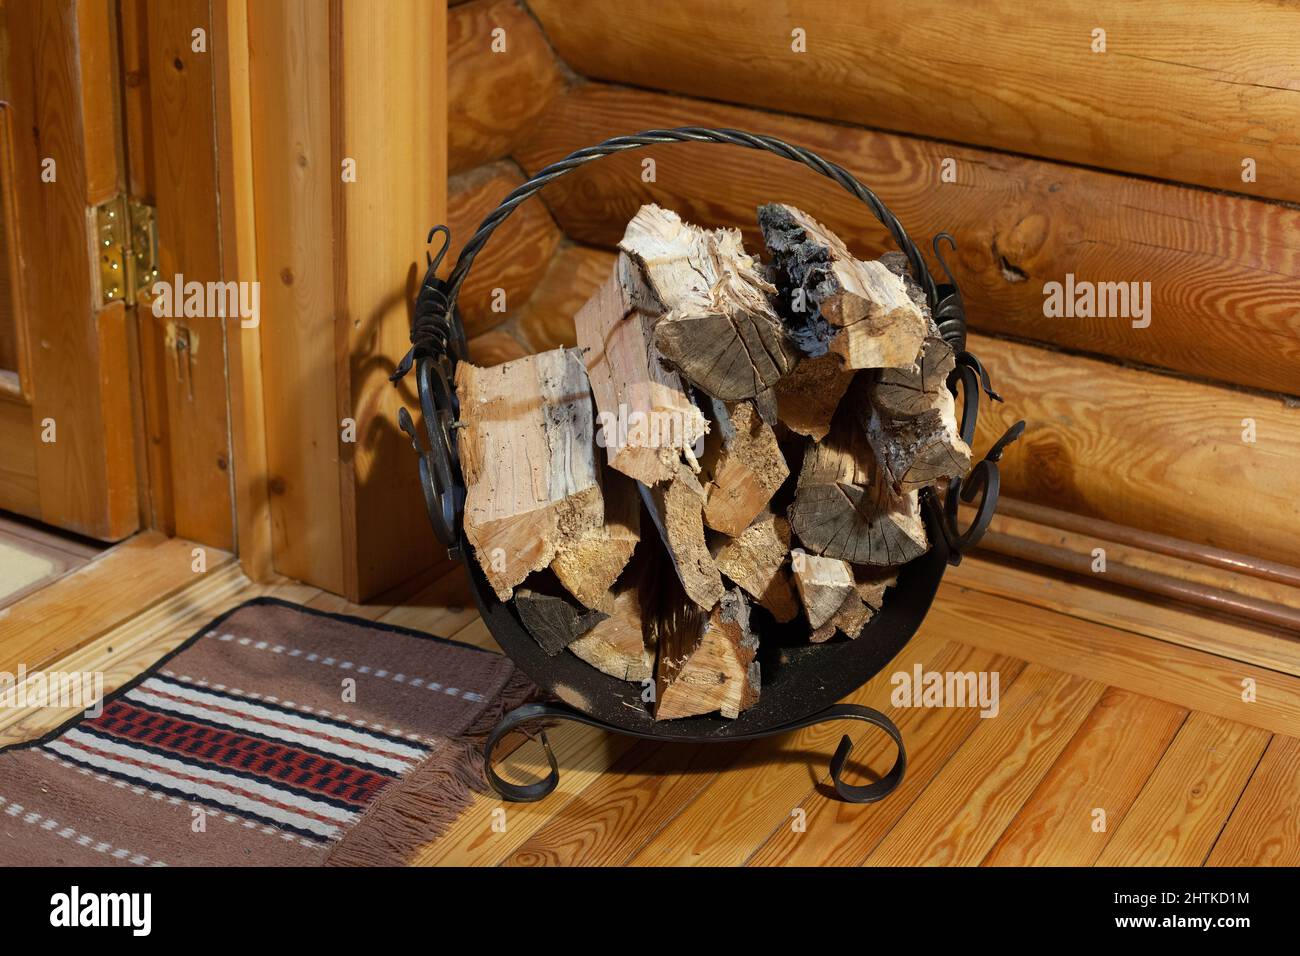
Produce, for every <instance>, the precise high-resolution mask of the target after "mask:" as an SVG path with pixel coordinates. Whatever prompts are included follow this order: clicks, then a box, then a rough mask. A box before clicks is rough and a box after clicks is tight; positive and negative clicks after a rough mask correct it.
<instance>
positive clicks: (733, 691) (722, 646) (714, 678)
mask: <svg viewBox="0 0 1300 956" xmlns="http://www.w3.org/2000/svg"><path fill="white" fill-rule="evenodd" d="M665 597H667V595H665ZM684 598H685V596H684V595H680V596H679V597H678V599H677V600H676V601H672V600H668V601H666V602H660V610H659V614H658V616H657V617H656V619H655V621H654V625H653V632H654V634H655V638H656V644H657V646H658V650H659V661H658V664H657V666H656V668H655V708H654V718H655V720H672V719H674V718H677V717H693V716H696V715H698V714H710V713H713V712H714V711H718V712H719V713H721V714H722V716H723V717H727V718H731V719H734V718H736V717H738V716H740V713H741V711H743V710H746V709H748V708H749V707H752V706H753V705H754V704H755V703H757V701H758V695H759V666H758V661H757V659H756V654H757V652H758V636H757V635H755V634H752V633H751V632H750V630H749V605H748V604H746V602H745V597H744V595H743V594H742V593H741V592H740V590H739V589H732V590H730V591H727V592H726V593H725V594H724V595H723V596H722V598H721V600H719V601H718V603H717V606H716V607H714V608H713V610H712V611H710V612H707V613H706V612H704V611H702V610H700V608H699V607H697V606H696V605H695V604H694V603H693V602H691V601H689V600H685V599H684Z"/></svg>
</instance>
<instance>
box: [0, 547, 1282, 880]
mask: <svg viewBox="0 0 1300 956" xmlns="http://www.w3.org/2000/svg"><path fill="white" fill-rule="evenodd" d="M190 553H191V550H190V547H189V545H188V544H187V543H186V542H183V541H177V540H176V539H171V540H168V539H161V538H159V537H158V536H150V535H142V536H140V537H138V538H137V539H134V540H133V541H132V542H129V543H128V544H127V545H125V546H123V547H122V548H119V549H116V550H115V551H114V552H109V554H108V555H106V556H104V557H101V558H100V559H99V560H97V561H94V562H91V564H90V565H88V566H87V567H86V568H83V569H81V571H79V572H77V574H79V575H87V574H98V575H99V577H98V578H94V579H90V580H91V582H92V584H96V583H97V586H98V587H101V588H103V589H104V590H105V593H104V594H103V595H102V597H103V600H101V601H98V602H88V603H83V604H82V605H78V606H77V607H73V608H60V607H53V606H50V601H51V600H52V599H51V598H49V597H46V598H45V601H46V603H45V604H44V605H42V606H38V607H35V608H28V607H26V605H28V604H29V603H33V604H34V603H38V602H40V601H41V600H42V596H43V595H50V594H52V593H53V592H52V591H50V590H47V591H46V592H41V593H38V594H35V595H31V596H29V597H28V598H27V599H25V600H24V601H22V602H19V604H17V605H15V606H14V607H13V608H11V609H10V610H11V612H12V613H10V614H6V615H0V670H9V671H12V670H13V669H14V668H15V666H16V664H17V663H18V662H19V661H26V662H27V664H28V667H29V668H31V667H32V666H33V662H35V661H39V662H41V663H43V664H44V665H45V666H54V665H56V664H58V665H62V666H65V667H76V668H79V669H98V670H103V671H104V672H105V682H106V685H107V686H109V687H113V686H117V685H118V684H120V683H121V682H123V681H125V680H127V679H129V678H130V677H131V676H133V675H134V674H135V673H138V672H139V670H140V669H142V668H144V667H146V666H148V664H149V663H151V662H152V661H153V660H155V659H156V658H157V657H158V656H160V655H161V654H163V653H165V652H166V651H168V650H169V649H171V648H172V647H174V646H175V645H176V644H177V643H179V642H180V641H182V640H183V639H185V638H186V637H188V636H189V635H190V634H191V633H193V632H194V631H195V630H197V629H198V628H199V627H200V626H201V625H202V624H203V623H204V622H205V621H206V620H207V619H209V618H211V617H212V616H214V615H216V614H218V613H220V612H221V611H223V610H225V609H226V608H228V607H230V606H232V605H234V604H237V603H239V602H241V601H244V600H246V599H248V598H251V597H254V596H256V595H259V594H274V595H277V596H279V597H282V598H285V599H288V600H293V601H298V602H301V603H304V604H307V605H308V606H311V607H316V608H322V609H325V610H330V611H337V612H345V613H352V614H358V615H361V616H364V617H367V618H371V619H375V620H382V621H386V622H389V623H393V624H400V625H404V626H407V627H414V628H419V629H421V630H426V631H430V632H433V633H437V634H441V635H444V636H449V637H453V638H456V639H458V640H461V641H466V642H469V643H472V644H476V645H479V646H483V647H495V645H494V644H493V641H492V639H491V637H490V635H489V634H488V633H487V630H486V628H485V627H484V625H483V624H482V622H481V621H480V620H479V619H478V617H477V615H476V614H475V612H474V611H473V610H472V609H471V607H470V606H469V605H470V599H469V597H468V595H467V592H466V590H465V579H464V575H463V573H462V572H460V571H458V570H456V571H450V572H448V573H445V574H443V575H442V576H440V577H437V576H431V578H426V579H425V580H424V581H417V582H413V583H412V585H410V586H408V588H406V589H404V592H399V593H397V594H395V595H392V596H390V598H389V599H388V600H387V601H384V602H380V603H377V604H373V605H367V606H363V607H357V606H353V605H350V604H348V603H347V602H346V601H343V600H342V599H340V598H337V597H334V596H332V595H329V594H326V593H323V592H321V591H320V590H318V589H316V588H312V587H307V586H304V585H300V584H296V583H294V582H290V581H281V582H278V583H273V584H269V585H254V584H250V583H249V582H248V581H247V580H246V579H245V578H244V577H243V575H242V574H241V573H240V571H239V569H238V566H237V564H236V563H235V562H233V561H232V560H231V559H230V558H229V556H228V555H220V554H219V553H209V554H208V555H207V564H206V570H204V571H202V572H195V571H193V570H192V568H191V567H190V566H189V565H188V564H184V562H182V563H183V566H184V568H185V570H184V573H179V572H175V573H172V574H171V575H170V576H167V575H163V574H161V573H160V572H155V573H152V574H138V573H137V574H136V575H135V576H134V577H131V578H130V580H127V581H126V582H125V583H123V581H122V580H121V579H122V576H123V569H124V568H130V569H133V570H137V571H138V569H139V568H140V567H141V566H142V565H147V564H148V563H149V562H150V561H155V562H156V561H166V562H168V565H169V566H173V565H175V563H176V562H177V561H178V560H179V559H181V558H184V561H185V562H188V561H189V555H190ZM114 555H117V558H116V559H115V558H114ZM123 555H125V557H123ZM111 560H117V561H118V562H119V563H118V564H117V565H115V566H114V567H112V568H109V569H108V570H104V564H105V562H106V561H111ZM97 567H98V568H99V569H100V570H99V571H96V570H95V569H96V568H97ZM66 580H69V579H67V578H65V581H66ZM109 581H112V582H114V585H113V587H111V588H110V587H109V586H108V583H107V582H109ZM141 588H146V590H148V589H149V588H151V589H152V590H148V595H147V596H146V597H141V596H140V589H141ZM132 589H134V591H133V590H132ZM124 592H131V593H132V594H134V596H135V603H134V605H131V604H129V603H128V602H127V600H126V598H125V597H123V594H124ZM142 602H143V603H146V604H148V607H147V609H146V610H144V611H140V610H139V607H140V606H141V604H142ZM131 607H134V608H135V609H134V610H127V609H128V608H131ZM37 621H41V622H43V624H42V627H41V629H40V630H39V631H33V630H32V627H33V626H34V625H35V623H36V622H37ZM50 622H53V626H50ZM917 664H919V665H921V666H922V667H923V668H924V669H925V670H927V671H972V670H973V671H988V672H993V671H996V672H997V673H998V675H999V680H1000V691H1001V694H1000V710H999V713H998V715H997V716H996V717H994V718H990V719H981V718H980V716H979V714H978V712H977V711H976V710H974V709H969V708H915V709H912V708H897V707H891V706H890V692H891V686H890V683H889V678H890V675H891V674H893V673H895V672H896V671H900V670H902V671H909V672H910V671H912V669H913V668H914V666H915V665H917ZM1297 675H1300V644H1297V642H1296V640H1295V639H1293V638H1290V637H1287V636H1284V635H1281V634H1279V633H1267V632H1263V631H1256V630H1252V629H1250V628H1248V627H1245V626H1243V625H1241V624H1239V623H1232V622H1228V621H1213V620H1208V619H1207V618H1206V616H1205V614H1204V613H1201V612H1192V611H1186V610H1180V609H1177V608H1175V607H1172V606H1159V605H1155V604H1150V603H1147V602H1145V601H1143V600H1140V599H1138V598H1135V597H1132V596H1125V595H1122V594H1115V593H1110V592H1106V591H1101V590H1096V589H1094V588H1092V587H1090V586H1088V585H1086V584H1072V583H1068V582H1066V581H1062V580H1058V579H1055V578H1050V577H1045V576H1041V575H1038V574H1036V573H1033V572H1030V571H1025V570H1020V569H1015V568H1008V567H1004V566H1001V565H999V564H995V563H993V562H992V561H987V560H981V559H967V561H966V562H965V563H964V564H963V565H962V566H961V567H960V568H956V569H952V570H951V571H950V572H949V575H948V578H947V579H946V580H945V583H944V585H943V587H942V589H941V591H940V594H939V597H938V600H937V601H936V603H935V606H934V609H933V610H932V612H931V613H930V616H929V617H928V619H927V620H926V623H925V626H924V627H923V628H922V629H921V631H920V632H919V633H918V634H917V636H916V637H915V638H914V639H913V640H912V642H911V643H910V644H909V646H908V647H907V648H906V650H905V651H904V652H903V653H902V654H901V655H899V657H898V658H897V659H896V660H895V661H894V662H893V664H892V665H891V666H890V667H888V668H886V670H885V671H884V672H882V673H881V674H880V675H879V676H877V677H876V678H875V679H873V680H872V681H870V682H869V683H868V684H867V685H865V686H864V687H862V688H861V689H860V690H859V691H858V692H857V693H856V694H854V695H853V696H852V697H851V698H850V699H851V700H853V701H857V702H861V703H866V704H869V705H872V706H875V707H878V708H880V709H882V710H885V711H886V712H887V713H889V714H890V715H891V716H892V717H893V719H894V720H895V721H896V722H897V723H898V724H899V726H900V727H901V728H902V731H903V734H904V737H905V738H906V741H907V746H908V759H909V764H908V772H907V777H906V780H905V781H904V783H903V785H902V787H901V788H900V789H899V790H898V791H897V792H896V793H895V794H894V795H892V796H891V797H889V798H888V799H886V800H885V801H883V802H881V803H878V804H875V805H871V806H854V805H848V804H844V803H841V802H838V801H837V800H835V799H834V798H833V797H832V796H831V795H830V794H831V791H830V789H829V787H828V781H827V770H826V764H827V760H828V758H829V755H830V754H831V752H832V751H833V750H834V748H835V744H836V742H837V740H838V739H839V735H840V734H841V733H842V732H844V730H845V729H846V728H844V727H841V726H830V727H815V728H810V729H807V730H804V731H801V732H799V733H796V734H792V735H789V736H786V737H783V738H777V739H769V740H761V741H756V742H751V743H745V744H715V745H711V746H699V747H695V746H687V745H673V746H666V745H660V744H656V743H649V742H635V743H633V742H631V741H628V740H627V739H625V738H621V737H615V736H609V735H606V734H603V733H600V732H599V731H596V730H593V729H591V728H587V727H580V726H575V725H571V724H565V725H562V726H560V727H558V728H557V729H556V730H554V731H553V732H552V734H551V740H552V743H553V745H554V747H555V750H556V753H557V755H558V757H559V760H560V765H561V772H562V777H561V782H560V785H559V788H558V789H557V791H556V792H555V793H553V794H552V795H551V796H550V797H548V798H547V799H545V800H543V801H542V802H540V803H536V804H523V805H514V804H509V805H504V810H505V826H504V828H503V827H502V826H500V814H495V813H494V811H496V810H498V809H499V808H502V806H503V805H502V804H501V802H500V801H499V800H497V799H496V798H494V797H492V796H488V795H482V796H479V797H477V798H476V799H475V801H474V803H473V805H472V807H471V808H470V809H469V810H468V811H467V812H466V813H465V814H463V815H462V817H461V818H460V819H459V821H458V822H457V823H456V825H455V826H454V828H453V829H452V830H451V831H450V832H449V833H447V834H446V835H445V836H444V837H443V838H441V839H440V840H438V841H437V842H435V843H433V844H431V845H429V846H426V847H424V848H423V850H422V851H421V853H420V854H419V856H418V859H417V860H416V861H415V862H418V863H422V864H476V865H511V866H537V865H551V864H602V865H605V864H633V865H682V864H721V865H741V864H748V865H755V866H773V865H787V864H806V865H827V864H830V865H859V864H870V865H876V864H880V865H920V864H924V865H932V864H939V865H964V866H968V865H980V864H987V865H1003V864H1056V865H1069V864H1077V865H1090V864H1101V865H1151V864H1155V865H1161V864H1169V865H1193V866H1195V865H1201V864H1206V863H1208V864H1223V865H1259V864H1275V865H1280V864H1288V865H1296V864H1300V676H1297ZM67 716H69V715H67V714H61V713H58V712H52V711H49V710H37V711H28V712H23V711H0V744H5V743H11V742H14V741H16V740H20V739H28V738H30V737H32V736H36V735H39V734H40V733H42V732H45V731H46V730H48V729H50V728H51V727H53V726H57V724H58V723H60V722H61V721H62V720H64V719H66V717H67ZM847 729H848V730H849V731H850V732H851V733H852V734H854V735H855V739H857V738H859V737H863V736H864V735H865V736H866V737H867V739H866V740H864V741H863V742H862V743H860V744H859V746H858V747H857V749H856V750H855V752H854V757H853V760H852V763H853V764H854V766H855V767H856V770H855V772H853V773H851V774H850V782H865V781H866V780H867V779H869V774H870V772H872V771H874V772H876V773H879V772H882V771H884V770H886V769H887V768H888V765H889V763H890V761H891V760H892V754H891V753H888V752H887V751H888V749H889V748H888V747H887V746H886V745H884V744H882V742H881V740H880V739H877V738H876V737H873V736H871V735H870V734H865V732H864V731H862V730H860V729H856V727H849V728H847ZM542 759H543V758H542V755H541V751H540V748H539V747H538V745H537V744H536V743H531V742H530V743H526V744H524V745H523V746H521V747H519V748H518V749H517V750H516V751H515V752H514V753H513V754H511V755H510V756H509V757H508V758H507V760H506V762H505V764H504V766H503V770H502V772H503V774H504V775H506V776H507V777H510V778H512V779H518V780H524V779H535V777H530V776H529V775H530V774H534V775H538V774H540V770H541V766H542V764H541V761H542ZM864 768H866V769H865V772H864ZM494 824H495V825H494Z"/></svg>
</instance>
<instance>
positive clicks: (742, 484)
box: [700, 398, 790, 536]
mask: <svg viewBox="0 0 1300 956" xmlns="http://www.w3.org/2000/svg"><path fill="white" fill-rule="evenodd" d="M709 405H710V406H711V408H712V419H713V426H714V427H712V428H710V429H709V433H708V435H706V436H705V439H704V454H703V455H702V456H701V458H700V466H701V468H702V469H703V474H704V475H705V476H706V481H705V484H704V498H705V500H704V523H705V524H706V525H708V526H709V527H710V528H712V529H713V530H714V531H721V532H722V533H723V534H728V535H732V536H735V535H738V534H740V533H741V532H743V531H744V530H745V529H746V528H748V527H749V523H750V522H751V521H753V520H754V518H756V517H757V516H758V515H759V513H760V512H761V511H763V509H764V508H766V507H767V503H768V501H770V500H771V498H772V495H773V494H774V493H775V492H776V490H777V489H778V488H780V487H781V485H782V483H783V482H784V481H785V480H786V478H788V477H789V476H790V469H789V468H788V467H786V463H785V458H784V457H783V456H782V455H781V448H780V446H779V445H777V442H776V434H775V433H774V432H773V431H772V428H771V426H770V425H768V424H767V423H766V422H764V421H763V419H762V418H761V417H759V414H758V410H757V409H756V408H755V406H754V404H753V403H752V402H722V401H719V400H718V399H716V398H715V399H711V400H710V402H709Z"/></svg>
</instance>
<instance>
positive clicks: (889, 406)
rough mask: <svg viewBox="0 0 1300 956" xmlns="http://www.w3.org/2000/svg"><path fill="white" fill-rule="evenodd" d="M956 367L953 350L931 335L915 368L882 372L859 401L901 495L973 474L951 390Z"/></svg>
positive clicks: (879, 456) (874, 442) (862, 415)
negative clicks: (950, 380)
mask: <svg viewBox="0 0 1300 956" xmlns="http://www.w3.org/2000/svg"><path fill="white" fill-rule="evenodd" d="M955 364H956V360H955V357H954V355H953V352H952V348H951V346H949V345H948V343H947V342H945V341H944V340H943V339H942V338H940V337H939V336H937V335H931V336H927V337H926V339H925V343H924V347H923V349H922V352H921V356H920V358H919V359H918V361H917V363H916V365H915V366H913V367H912V368H906V369H894V368H891V369H884V370H882V371H881V372H880V373H879V377H878V378H877V379H876V380H875V381H874V382H873V383H871V384H870V386H869V388H867V389H866V393H867V394H866V399H865V400H861V401H856V402H855V403H854V404H855V407H857V409H858V412H859V420H860V423H861V424H862V427H863V428H864V429H865V430H866V433H867V439H868V441H869V442H870V443H871V447H872V449H873V450H874V451H875V453H876V459H877V461H879V462H880V464H881V466H882V468H883V469H884V471H885V474H886V476H887V477H888V479H889V482H890V484H891V486H892V487H893V489H894V491H895V492H896V493H903V492H907V491H914V490H918V489H920V488H925V487H928V486H930V485H935V484H937V483H939V482H941V481H945V480H946V479H948V478H957V477H961V476H964V475H965V474H966V473H967V472H968V471H970V461H971V450H970V447H969V446H968V445H967V444H966V443H965V442H964V441H962V438H961V432H960V429H959V428H958V425H957V411H956V403H955V402H954V401H953V396H952V392H951V391H949V390H948V374H949V373H950V372H951V371H952V370H953V368H954V366H955ZM855 390H857V386H856V385H855Z"/></svg>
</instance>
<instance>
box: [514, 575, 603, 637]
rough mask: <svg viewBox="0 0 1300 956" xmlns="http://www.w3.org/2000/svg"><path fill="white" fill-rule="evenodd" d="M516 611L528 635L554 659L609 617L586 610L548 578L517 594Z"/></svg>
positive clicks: (539, 579)
mask: <svg viewBox="0 0 1300 956" xmlns="http://www.w3.org/2000/svg"><path fill="white" fill-rule="evenodd" d="M515 610H517V611H518V612H519V620H520V621H522V622H523V625H524V627H525V628H527V629H528V633H529V634H531V635H533V638H534V639H535V640H536V641H537V643H538V644H540V645H541V646H542V650H544V651H546V653H547V654H549V655H551V656H552V657H553V656H555V655H556V654H558V653H560V651H562V650H564V649H565V648H566V647H568V646H569V645H570V644H572V643H573V642H574V641H575V640H577V639H578V638H580V637H581V636H582V635H584V634H586V633H587V632H588V631H590V630H591V629H592V628H594V627H596V626H597V625H598V624H600V623H601V622H602V621H604V620H605V619H606V618H608V617H609V614H607V613H606V612H604V611H598V610H591V609H589V608H586V607H583V605H581V604H579V603H578V602H577V601H576V600H575V599H574V598H573V596H572V595H570V594H569V592H568V591H566V590H565V589H564V588H562V587H561V586H560V583H559V582H558V581H556V580H555V579H554V578H553V577H552V576H550V575H549V574H548V575H539V576H538V577H537V579H536V580H534V581H530V582H529V584H527V585H524V586H521V587H520V588H518V589H517V590H516V591H515Z"/></svg>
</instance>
